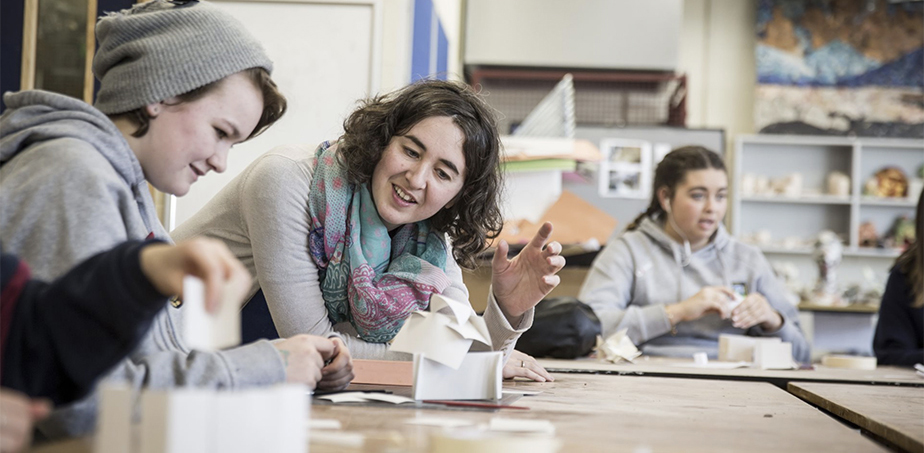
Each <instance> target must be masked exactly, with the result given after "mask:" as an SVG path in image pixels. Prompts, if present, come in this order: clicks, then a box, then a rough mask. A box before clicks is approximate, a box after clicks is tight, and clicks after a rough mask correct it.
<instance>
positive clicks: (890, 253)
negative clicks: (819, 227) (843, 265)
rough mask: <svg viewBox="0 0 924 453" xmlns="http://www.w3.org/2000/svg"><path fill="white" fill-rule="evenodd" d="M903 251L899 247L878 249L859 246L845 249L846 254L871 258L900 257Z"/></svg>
mask: <svg viewBox="0 0 924 453" xmlns="http://www.w3.org/2000/svg"><path fill="white" fill-rule="evenodd" d="M901 254H902V252H901V250H899V249H877V248H872V247H858V248H857V249H855V250H849V251H844V255H845V256H863V257H870V258H889V259H895V258H898V255H901Z"/></svg>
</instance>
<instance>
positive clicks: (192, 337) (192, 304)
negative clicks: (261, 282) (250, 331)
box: [183, 275, 245, 351]
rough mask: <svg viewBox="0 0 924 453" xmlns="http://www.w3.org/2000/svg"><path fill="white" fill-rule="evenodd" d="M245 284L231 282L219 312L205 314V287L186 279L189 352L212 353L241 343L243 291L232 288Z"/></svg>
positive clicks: (186, 325) (189, 278)
mask: <svg viewBox="0 0 924 453" xmlns="http://www.w3.org/2000/svg"><path fill="white" fill-rule="evenodd" d="M243 283H245V282H231V283H229V284H228V285H227V286H226V287H225V288H224V293H225V297H224V298H223V300H222V304H221V307H220V308H219V310H218V312H217V313H215V314H214V315H213V314H209V313H208V312H206V311H205V284H204V283H202V280H200V279H198V278H196V277H193V276H191V275H187V276H186V277H184V278H183V305H184V306H185V307H184V310H186V313H185V319H184V323H183V339H184V341H185V342H186V346H187V347H189V348H190V349H198V350H202V351H212V350H217V349H224V348H229V347H233V346H238V345H240V344H241V304H240V302H241V301H240V300H236V299H237V295H238V294H240V293H241V292H240V291H236V290H235V289H233V287H234V286H240V285H241V284H243Z"/></svg>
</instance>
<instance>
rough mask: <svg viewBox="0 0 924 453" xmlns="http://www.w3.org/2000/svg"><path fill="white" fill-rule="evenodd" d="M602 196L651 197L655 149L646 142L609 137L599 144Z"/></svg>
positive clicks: (600, 188)
mask: <svg viewBox="0 0 924 453" xmlns="http://www.w3.org/2000/svg"><path fill="white" fill-rule="evenodd" d="M600 151H601V152H602V153H603V160H602V161H601V162H600V170H599V178H600V184H599V193H600V196H601V197H619V198H642V199H644V198H648V196H649V194H650V188H651V178H652V161H651V159H652V146H651V142H647V141H644V140H628V139H617V138H608V139H604V140H602V141H601V142H600Z"/></svg>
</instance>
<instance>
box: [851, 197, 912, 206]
mask: <svg viewBox="0 0 924 453" xmlns="http://www.w3.org/2000/svg"><path fill="white" fill-rule="evenodd" d="M860 204H862V205H864V206H898V207H902V208H913V207H915V206H917V202H915V201H913V200H909V199H907V198H882V197H862V198H860Z"/></svg>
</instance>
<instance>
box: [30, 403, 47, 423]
mask: <svg viewBox="0 0 924 453" xmlns="http://www.w3.org/2000/svg"><path fill="white" fill-rule="evenodd" d="M29 406H30V407H29V410H30V412H31V413H32V421H34V422H37V421H40V420H43V419H45V417H48V414H50V413H51V401H48V400H47V399H44V398H42V399H34V400H32V402H31V403H29Z"/></svg>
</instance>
